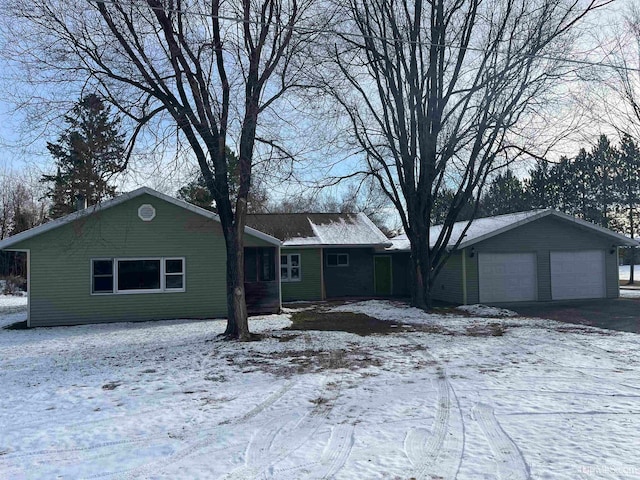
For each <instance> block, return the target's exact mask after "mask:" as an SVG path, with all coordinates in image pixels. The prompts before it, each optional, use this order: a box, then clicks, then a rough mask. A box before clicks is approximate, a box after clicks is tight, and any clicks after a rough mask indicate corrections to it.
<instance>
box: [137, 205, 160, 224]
mask: <svg viewBox="0 0 640 480" xmlns="http://www.w3.org/2000/svg"><path fill="white" fill-rule="evenodd" d="M138 216H139V217H140V220H142V221H143V222H150V221H151V220H153V219H154V218H156V209H155V208H154V207H153V205H149V204H148V203H145V204H144V205H140V208H138Z"/></svg>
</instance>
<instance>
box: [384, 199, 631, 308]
mask: <svg viewBox="0 0 640 480" xmlns="http://www.w3.org/2000/svg"><path fill="white" fill-rule="evenodd" d="M466 226H467V222H459V223H457V224H456V225H455V226H454V230H453V234H452V236H451V241H450V245H451V247H452V248H453V246H454V245H455V243H456V241H457V239H458V238H459V236H460V235H461V234H462V232H463V231H464V229H465V227H466ZM440 230H441V227H439V226H436V227H432V231H431V238H433V239H435V238H436V237H437V235H438V234H439V233H440ZM392 241H393V246H392V247H390V248H389V249H388V250H389V251H391V252H393V253H394V254H395V255H396V258H394V264H395V263H398V264H400V263H405V264H406V263H407V260H408V259H407V256H408V251H409V246H408V242H407V240H406V237H405V236H399V237H396V238H395V239H393V240H392ZM635 245H638V243H637V242H636V241H634V240H631V239H630V238H627V237H625V236H623V235H620V234H618V233H615V232H613V231H611V230H608V229H606V228H602V227H599V226H597V225H594V224H592V223H589V222H585V221H583V220H580V219H577V218H574V217H571V216H569V215H566V214H564V213H560V212H557V211H555V210H535V211H530V212H521V213H514V214H509V215H501V216H497V217H489V218H479V219H476V220H474V221H473V222H472V224H471V226H470V227H469V229H468V230H467V231H466V234H465V235H464V238H463V239H462V241H461V242H460V245H459V246H458V248H457V250H456V251H455V252H453V253H452V255H451V257H450V259H449V261H448V262H447V264H446V265H445V266H444V268H443V269H442V271H441V274H440V275H439V276H438V278H437V279H436V284H435V285H434V298H435V299H437V300H443V301H447V302H452V303H462V304H474V303H510V302H526V301H550V300H568V299H587V298H616V297H618V294H619V290H618V285H619V282H618V247H619V246H635ZM406 293H409V292H406Z"/></svg>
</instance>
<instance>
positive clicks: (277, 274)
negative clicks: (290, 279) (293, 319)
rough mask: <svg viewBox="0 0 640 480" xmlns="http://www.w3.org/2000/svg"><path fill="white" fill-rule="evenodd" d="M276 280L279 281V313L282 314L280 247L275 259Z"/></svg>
mask: <svg viewBox="0 0 640 480" xmlns="http://www.w3.org/2000/svg"><path fill="white" fill-rule="evenodd" d="M274 262H275V269H276V278H277V279H278V301H279V304H278V313H281V312H282V279H281V278H280V245H278V246H277V248H276V258H275V259H274Z"/></svg>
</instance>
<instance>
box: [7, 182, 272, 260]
mask: <svg viewBox="0 0 640 480" xmlns="http://www.w3.org/2000/svg"><path fill="white" fill-rule="evenodd" d="M141 195H151V196H152V197H156V198H158V199H160V200H164V201H165V202H169V203H172V204H173V205H176V206H178V207H181V208H184V209H185V210H189V211H191V212H193V213H195V214H198V215H201V216H203V217H206V218H209V219H211V220H214V221H216V222H220V217H218V215H216V214H215V213H213V212H210V211H209V210H205V209H204V208H200V207H197V206H195V205H192V204H191V203H188V202H185V201H184V200H179V199H177V198H174V197H170V196H169V195H165V194H164V193H160V192H158V191H156V190H153V189H152V188H148V187H141V188H138V189H136V190H133V191H132V192H129V193H123V194H122V195H119V196H117V197H115V198H112V199H110V200H106V201H104V202H101V203H99V204H97V205H92V206H90V207H88V208H85V209H84V210H80V211H78V212H74V213H71V214H69V215H66V216H64V217H61V218H58V219H56V220H53V221H51V222H47V223H45V224H42V225H40V226H38V227H35V228H31V229H29V230H26V231H24V232H21V233H18V234H17V235H13V236H11V237H9V238H5V239H4V240H2V241H0V250H2V249H5V248H9V247H11V246H12V245H15V244H17V243H19V242H22V241H24V240H27V239H29V238H32V237H35V236H37V235H40V234H42V233H45V232H48V231H50V230H53V229H55V228H58V227H61V226H63V225H66V224H68V223H71V222H73V221H75V220H78V219H80V218H84V217H87V216H89V215H92V214H94V213H96V212H100V211H102V210H106V209H108V208H111V207H115V206H116V205H120V204H121V203H124V202H126V201H128V200H131V199H132V198H136V197H139V196H141ZM244 231H245V233H246V234H248V235H251V236H254V237H256V238H260V239H262V240H264V241H265V242H268V243H272V244H274V245H280V244H281V242H280V241H279V240H278V239H277V238H274V237H273V236H271V235H267V234H266V233H263V232H261V231H258V230H256V229H254V228H251V227H245V229H244Z"/></svg>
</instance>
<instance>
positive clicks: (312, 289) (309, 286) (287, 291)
mask: <svg viewBox="0 0 640 480" xmlns="http://www.w3.org/2000/svg"><path fill="white" fill-rule="evenodd" d="M290 253H298V254H300V266H301V272H302V280H301V281H299V282H282V301H283V302H292V301H296V300H309V301H312V300H322V276H321V273H322V270H321V268H322V265H321V263H322V250H321V249H319V248H300V249H295V248H284V247H283V248H282V249H281V254H282V255H284V254H290Z"/></svg>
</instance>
